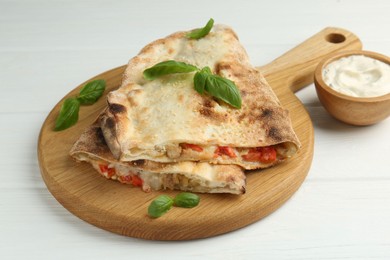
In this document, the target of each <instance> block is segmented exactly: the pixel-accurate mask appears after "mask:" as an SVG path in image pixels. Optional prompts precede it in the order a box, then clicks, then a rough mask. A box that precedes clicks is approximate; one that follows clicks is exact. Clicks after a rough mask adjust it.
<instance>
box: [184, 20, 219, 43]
mask: <svg viewBox="0 0 390 260" xmlns="http://www.w3.org/2000/svg"><path fill="white" fill-rule="evenodd" d="M213 25H214V20H213V18H210V20H209V21H208V22H207V24H206V25H205V26H204V27H203V28H198V29H194V30H192V31H191V32H189V33H187V37H188V38H190V39H195V40H198V39H200V38H203V37H205V36H206V35H207V34H208V33H209V32H210V31H211V29H212V28H213Z"/></svg>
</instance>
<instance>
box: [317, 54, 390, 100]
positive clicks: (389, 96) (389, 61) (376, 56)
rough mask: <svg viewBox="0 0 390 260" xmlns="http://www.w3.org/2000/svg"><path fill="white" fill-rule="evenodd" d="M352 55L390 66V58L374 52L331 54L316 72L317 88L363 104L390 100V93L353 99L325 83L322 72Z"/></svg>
mask: <svg viewBox="0 0 390 260" xmlns="http://www.w3.org/2000/svg"><path fill="white" fill-rule="evenodd" d="M352 55H363V56H367V57H370V58H373V59H376V60H380V61H382V62H384V63H387V64H388V65H390V57H387V56H386V55H383V54H380V53H377V52H373V51H366V50H352V51H342V52H337V53H331V54H328V55H327V56H325V57H324V58H323V59H322V60H321V61H320V63H318V65H317V67H316V70H315V71H314V83H315V85H316V87H320V88H322V89H323V90H324V91H326V92H328V93H329V94H331V95H333V96H337V97H339V98H342V99H345V100H349V101H351V102H363V103H371V102H381V101H386V100H390V92H389V93H387V94H385V95H381V96H376V97H353V96H349V95H346V94H343V93H340V92H338V91H336V90H334V89H332V88H331V87H329V86H328V84H326V83H325V81H324V79H323V78H322V71H323V69H324V68H325V67H326V65H328V64H329V63H330V62H332V61H335V60H338V59H341V58H344V57H348V56H352Z"/></svg>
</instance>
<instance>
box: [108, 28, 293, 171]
mask: <svg viewBox="0 0 390 260" xmlns="http://www.w3.org/2000/svg"><path fill="white" fill-rule="evenodd" d="M187 33H188V32H177V33H174V34H172V35H170V36H168V37H166V38H163V39H160V40H157V41H154V42H152V43H150V44H149V45H147V46H146V47H144V48H143V49H142V50H141V51H140V53H139V54H138V55H137V56H135V57H134V58H132V59H131V60H130V61H129V63H128V66H127V68H126V70H125V73H124V76H123V82H122V84H121V86H120V88H119V89H117V90H115V91H112V92H110V93H109V94H108V96H107V102H108V109H107V110H106V113H105V114H104V115H103V116H102V120H101V128H102V130H103V134H104V136H105V139H106V140H107V144H108V146H109V148H110V150H111V151H112V154H113V156H114V157H115V159H117V160H120V161H135V160H144V159H145V160H151V161H155V162H164V163H169V162H182V161H199V162H209V163H212V164H235V165H239V166H241V167H243V168H245V169H258V168H266V167H269V166H272V165H274V164H276V163H278V162H281V161H283V160H285V159H286V158H288V157H291V156H292V155H294V154H295V153H296V152H297V150H298V148H299V146H300V143H299V141H298V139H297V136H296V135H295V133H294V130H293V128H292V125H291V121H290V118H289V113H288V111H287V110H286V109H284V108H283V107H282V106H281V104H280V102H279V101H278V99H277V97H276V95H275V94H274V93H273V91H272V89H271V87H270V86H269V85H268V83H267V82H266V80H265V78H264V77H263V76H262V74H261V73H260V72H259V71H258V70H257V69H256V68H254V67H253V66H252V65H251V64H250V62H249V58H248V55H247V54H246V51H245V49H244V48H243V46H242V45H241V44H240V42H239V40H238V37H237V35H236V34H235V33H234V31H233V30H232V29H231V28H229V27H227V26H223V25H216V26H214V28H213V30H212V31H211V32H210V33H209V34H208V35H206V36H205V37H204V38H201V39H198V40H194V39H189V38H187V36H186V35H187ZM167 60H174V61H179V62H185V63H187V64H191V65H194V66H197V67H199V68H204V67H206V66H208V67H209V68H210V69H211V71H212V73H213V74H216V75H219V76H222V77H224V78H227V79H229V80H231V81H233V82H234V83H235V84H236V86H237V88H238V89H239V92H240V95H241V98H242V106H241V108H239V109H237V108H234V107H232V106H230V105H229V104H227V103H224V102H222V101H220V100H217V99H215V98H213V97H212V96H210V95H207V94H199V93H198V92H197V91H195V90H194V82H193V78H194V72H192V73H183V74H173V75H165V76H163V77H160V78H157V79H155V80H147V79H145V78H144V77H143V72H144V70H145V69H147V68H150V67H152V66H154V65H155V64H157V63H159V62H162V61H167Z"/></svg>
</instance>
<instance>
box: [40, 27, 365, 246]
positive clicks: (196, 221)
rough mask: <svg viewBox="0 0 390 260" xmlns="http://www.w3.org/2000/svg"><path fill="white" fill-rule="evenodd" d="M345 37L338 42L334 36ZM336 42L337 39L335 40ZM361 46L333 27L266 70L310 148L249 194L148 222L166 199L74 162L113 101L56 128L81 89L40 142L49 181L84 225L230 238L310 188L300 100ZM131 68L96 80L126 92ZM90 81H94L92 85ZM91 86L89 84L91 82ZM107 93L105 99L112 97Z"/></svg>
mask: <svg viewBox="0 0 390 260" xmlns="http://www.w3.org/2000/svg"><path fill="white" fill-rule="evenodd" d="M332 34H334V35H339V34H340V35H342V36H344V37H345V39H344V40H343V41H342V42H333V41H332V40H331V38H329V37H330V36H329V35H332ZM328 36H329V37H328ZM360 48H361V44H360V41H359V39H357V38H356V36H354V35H353V34H351V33H349V32H348V31H345V30H341V29H337V28H326V29H324V30H323V31H321V32H319V33H318V34H316V35H314V36H313V37H311V38H310V39H308V40H306V41H305V42H304V43H302V44H301V45H299V46H297V47H296V48H294V49H293V50H291V51H290V52H288V53H286V54H284V55H283V56H281V57H280V58H278V59H276V60H275V61H273V62H272V63H270V64H268V65H266V66H264V67H261V68H260V70H261V71H262V72H263V74H264V75H265V77H266V79H267V80H268V82H269V83H270V85H271V86H272V88H273V89H274V91H275V93H276V94H277V96H278V97H279V99H280V101H281V103H282V105H283V106H284V107H286V108H287V109H288V110H289V111H290V115H291V120H292V123H293V127H294V130H295V131H296V134H297V135H298V138H299V139H300V141H301V144H302V147H301V149H300V151H299V152H298V154H296V155H295V156H294V157H293V158H291V159H290V160H288V161H286V162H284V163H282V164H279V165H277V166H275V167H272V168H269V169H266V170H261V171H252V172H248V173H247V190H246V194H244V195H241V196H237V195H227V194H200V198H201V202H200V204H199V205H198V206H197V207H195V208H192V209H184V208H178V207H174V208H172V209H171V210H170V211H169V212H168V213H167V214H165V215H164V216H163V217H160V218H158V219H151V218H149V217H148V216H147V208H148V206H149V204H150V202H151V201H152V200H153V199H155V198H156V197H157V196H158V195H160V194H168V195H171V196H174V195H175V194H177V193H178V192H176V191H161V192H150V193H144V192H142V191H141V190H140V189H139V188H132V187H130V186H128V185H125V184H121V183H119V182H115V181H109V180H107V179H105V178H104V177H101V176H100V175H99V174H98V173H97V172H96V171H95V170H94V169H93V168H92V167H91V166H90V165H89V164H87V163H76V162H75V161H74V160H72V159H71V157H70V156H69V150H70V148H71V146H72V145H73V143H74V142H75V141H76V140H77V139H78V137H79V136H80V135H81V133H82V131H83V130H84V129H85V128H86V127H87V126H88V125H90V124H91V123H92V122H93V121H94V120H95V118H96V117H97V116H98V114H99V113H100V111H101V110H102V109H103V108H104V107H105V105H106V103H105V98H101V99H100V100H99V101H98V102H97V103H96V104H94V105H92V106H82V107H81V109H80V115H79V122H78V123H77V124H76V125H75V126H73V127H71V128H69V129H67V130H64V131H60V132H55V131H53V127H54V124H55V119H56V117H57V115H58V112H59V109H60V106H61V104H62V102H63V100H64V99H65V98H67V97H70V96H76V95H77V93H78V92H79V89H80V88H81V86H83V85H84V84H85V83H83V84H81V85H80V86H78V87H77V88H75V89H74V90H73V91H71V92H70V93H69V94H68V95H66V96H65V97H64V98H63V99H62V100H61V101H60V102H59V103H58V104H57V105H56V106H55V107H54V108H53V110H52V111H51V112H50V113H49V115H48V117H47V119H46V120H45V122H44V124H43V126H42V129H41V133H40V136H39V141H38V159H39V165H40V168H41V173H42V177H43V179H44V181H45V183H46V185H47V187H48V189H49V190H50V192H51V193H52V194H53V196H54V197H55V198H56V199H57V200H58V201H59V202H60V203H61V204H62V205H63V206H64V207H65V208H67V209H68V210H69V211H71V212H72V213H73V214H75V215H76V216H78V217H80V218H81V219H83V220H85V221H87V222H89V223H91V224H93V225H95V226H97V227H100V228H103V229H105V230H109V231H112V232H115V233H118V234H122V235H126V236H131V237H137V238H144V239H152V240H188V239H197V238H205V237H210V236H215V235H218V234H223V233H226V232H229V231H233V230H236V229H238V228H241V227H244V226H247V225H249V224H251V223H253V222H255V221H258V220H259V219H261V218H263V217H265V216H267V215H269V214H270V213H272V212H273V211H275V210H276V209H277V208H279V207H280V206H281V205H282V204H283V203H284V202H285V201H287V200H288V199H289V198H290V197H291V196H292V195H293V193H294V192H295V191H296V190H297V189H298V188H299V187H300V185H301V184H302V182H303V181H304V179H305V177H306V175H307V173H308V171H309V168H310V165H311V161H312V157H313V144H314V132H313V127H312V123H311V120H310V117H309V115H308V113H307V112H306V110H305V108H304V107H303V105H302V104H301V103H300V101H299V100H298V99H297V98H296V97H295V95H294V94H293V91H294V92H295V91H297V90H298V89H300V88H302V87H303V86H305V85H307V84H308V83H311V82H312V80H313V79H312V75H313V72H314V69H315V66H316V64H318V62H319V61H320V59H321V58H322V57H323V56H324V55H326V54H329V53H331V52H336V51H341V50H345V49H360ZM124 69H125V66H121V67H118V68H115V69H112V70H110V71H107V72H105V73H102V74H100V75H98V76H96V77H94V78H92V79H90V80H94V79H104V80H106V83H107V89H106V93H108V92H109V91H111V90H114V89H116V88H118V87H119V85H120V83H121V79H122V73H123V71H124ZM90 80H88V81H90ZM88 81H87V82H88ZM106 93H105V94H106Z"/></svg>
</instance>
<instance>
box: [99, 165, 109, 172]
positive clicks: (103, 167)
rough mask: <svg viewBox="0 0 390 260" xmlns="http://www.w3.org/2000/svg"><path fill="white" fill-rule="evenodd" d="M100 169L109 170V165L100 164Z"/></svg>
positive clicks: (102, 170)
mask: <svg viewBox="0 0 390 260" xmlns="http://www.w3.org/2000/svg"><path fill="white" fill-rule="evenodd" d="M99 168H100V171H101V172H102V173H103V172H106V171H107V170H108V165H107V164H99Z"/></svg>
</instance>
